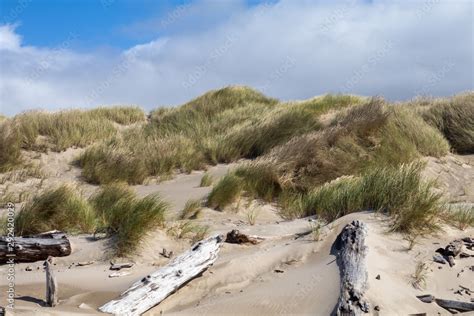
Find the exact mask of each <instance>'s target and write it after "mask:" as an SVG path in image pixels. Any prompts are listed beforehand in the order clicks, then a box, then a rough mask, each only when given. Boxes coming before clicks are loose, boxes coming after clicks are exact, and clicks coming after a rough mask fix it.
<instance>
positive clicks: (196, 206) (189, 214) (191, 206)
mask: <svg viewBox="0 0 474 316" xmlns="http://www.w3.org/2000/svg"><path fill="white" fill-rule="evenodd" d="M201 204H202V203H201V200H188V201H187V202H186V204H185V205H184V208H183V210H182V211H181V214H180V215H179V218H180V219H194V218H197V216H198V215H199V212H200V211H201V208H202V205H201Z"/></svg>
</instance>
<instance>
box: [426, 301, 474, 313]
mask: <svg viewBox="0 0 474 316" xmlns="http://www.w3.org/2000/svg"><path fill="white" fill-rule="evenodd" d="M435 302H436V303H437V304H438V305H439V306H441V307H443V308H445V309H447V310H452V309H454V310H457V311H460V312H472V311H474V303H469V302H459V301H453V300H443V299H440V298H435Z"/></svg>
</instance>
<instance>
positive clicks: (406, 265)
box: [0, 153, 474, 315]
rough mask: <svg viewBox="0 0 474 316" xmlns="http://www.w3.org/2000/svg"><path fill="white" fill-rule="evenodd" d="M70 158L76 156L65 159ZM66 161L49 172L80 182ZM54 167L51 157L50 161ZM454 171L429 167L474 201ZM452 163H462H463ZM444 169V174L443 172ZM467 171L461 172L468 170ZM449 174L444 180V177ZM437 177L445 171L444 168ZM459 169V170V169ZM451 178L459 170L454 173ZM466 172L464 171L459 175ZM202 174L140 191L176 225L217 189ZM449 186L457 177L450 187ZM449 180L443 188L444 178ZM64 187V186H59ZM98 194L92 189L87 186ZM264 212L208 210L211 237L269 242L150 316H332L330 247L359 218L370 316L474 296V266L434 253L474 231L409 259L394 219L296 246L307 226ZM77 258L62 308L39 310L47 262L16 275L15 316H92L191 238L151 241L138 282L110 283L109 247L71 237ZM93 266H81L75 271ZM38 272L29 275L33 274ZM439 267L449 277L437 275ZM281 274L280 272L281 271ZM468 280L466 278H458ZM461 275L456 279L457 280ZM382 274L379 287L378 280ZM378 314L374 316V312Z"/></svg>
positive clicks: (247, 249) (204, 216) (67, 276)
mask: <svg viewBox="0 0 474 316" xmlns="http://www.w3.org/2000/svg"><path fill="white" fill-rule="evenodd" d="M67 154H68V155H71V156H72V153H67ZM62 158H63V157H61V156H58V157H56V158H55V159H53V158H49V159H52V160H53V161H56V162H57V165H54V163H52V166H53V167H52V168H53V169H54V168H56V169H57V170H62V171H61V172H59V174H57V175H56V178H57V179H64V178H63V177H67V178H68V179H69V180H70V181H78V180H77V179H78V174H76V171H75V170H74V169H66V170H64V169H60V168H62V167H63V165H64V161H67V160H62ZM44 159H47V158H44ZM447 159H448V160H447V162H446V163H444V162H441V161H435V160H430V161H428V171H427V176H428V177H429V176H430V174H429V173H430V172H432V173H433V174H435V175H438V176H439V177H441V176H443V177H446V178H447V179H448V180H447V181H451V182H453V183H455V184H456V185H458V187H462V192H461V189H459V188H458V187H457V188H456V189H452V190H451V191H449V190H450V189H449V188H450V187H451V188H452V185H448V188H447V189H446V188H445V190H447V191H448V192H449V193H448V194H450V196H451V197H452V199H453V200H455V201H464V202H472V201H473V200H472V191H469V190H470V189H469V188H470V187H471V185H472V182H471V183H469V181H471V180H470V179H472V176H473V171H472V170H473V169H472V164H471V163H470V162H469V161H467V162H466V161H465V160H462V159H464V158H460V157H452V156H451V158H447ZM453 159H456V160H461V161H462V163H460V164H459V163H457V162H455V161H454V160H453ZM440 164H442V166H441V167H440V166H439V165H440ZM463 164H464V165H463ZM445 167H446V168H449V169H452V170H450V171H449V172H447V173H448V175H444V172H445V171H444V170H447V169H443V168H445ZM437 168H438V169H437ZM461 168H462V169H461ZM228 169H229V166H223V165H221V166H216V167H213V168H211V169H210V170H209V172H210V173H211V174H213V175H214V176H215V177H216V178H217V177H219V176H222V175H224V174H225V173H226V172H227V171H228ZM453 170H454V171H453ZM461 171H463V172H461ZM202 175H203V172H193V173H191V174H188V175H179V176H177V177H176V178H175V179H173V180H170V181H165V182H162V183H159V184H150V185H141V186H135V189H136V190H137V192H138V194H139V195H146V194H149V193H156V192H159V193H161V194H162V196H163V197H164V198H165V199H166V200H167V201H168V202H170V204H171V205H172V212H171V214H169V216H168V217H169V218H170V219H173V218H175V217H176V214H177V213H178V212H179V211H180V210H181V208H182V207H183V206H184V204H185V202H186V201H187V200H188V199H191V198H193V199H194V198H204V197H205V196H206V194H208V192H209V190H210V188H200V187H199V182H200V179H201V177H202ZM450 177H451V178H450ZM443 180H445V179H443ZM58 181H59V180H58ZM88 188H90V189H91V190H92V189H94V187H93V186H90V187H88ZM251 207H252V208H254V209H255V208H256V209H258V213H259V215H258V218H257V222H256V224H255V225H250V224H249V223H248V221H247V217H246V211H245V209H246V208H248V205H247V202H246V201H241V207H240V211H237V212H233V211H227V212H217V211H214V210H211V209H203V211H202V212H201V216H200V217H199V218H198V219H197V220H195V222H196V223H198V224H200V225H207V226H209V227H210V233H226V232H228V231H230V230H232V229H239V230H240V231H241V232H245V233H248V234H253V235H259V236H262V237H265V238H266V239H265V240H264V241H263V242H261V243H260V244H258V245H234V244H224V245H223V246H222V249H221V252H220V254H219V258H218V260H217V261H216V263H215V264H214V265H213V266H212V267H211V268H210V269H208V270H207V271H206V272H204V273H203V275H202V276H200V277H198V278H196V279H194V280H193V281H191V282H190V283H188V284H187V285H186V286H185V287H183V288H181V289H180V290H178V291H177V292H176V293H174V294H172V295H171V296H169V297H168V298H167V299H165V300H164V301H163V302H162V303H161V304H160V305H159V306H156V307H155V308H153V309H151V310H150V311H148V312H147V313H146V315H160V314H161V313H164V314H165V315H167V314H170V315H204V314H206V315H288V314H295V315H329V314H330V313H331V311H332V310H333V308H334V306H335V304H336V301H337V298H338V295H339V267H338V266H337V263H336V260H335V259H336V258H335V256H334V254H333V253H331V247H332V245H333V243H334V240H335V239H336V237H337V235H338V234H339V232H340V231H341V229H342V228H343V227H344V225H346V224H347V223H349V222H351V221H352V220H354V219H362V220H363V221H364V222H366V223H367V225H368V239H367V244H368V247H369V251H368V267H369V290H368V297H369V299H370V301H371V306H372V308H373V307H374V306H375V305H378V306H380V308H381V311H380V314H381V315H407V314H410V313H421V312H426V313H427V314H428V315H438V314H441V315H447V314H448V312H447V311H445V310H444V309H442V308H440V307H438V306H437V305H435V303H433V304H425V303H422V302H420V301H419V300H418V299H417V298H416V295H421V294H433V295H435V296H437V297H440V298H448V299H462V300H464V301H469V300H470V297H467V296H464V297H463V296H460V295H458V294H454V292H455V290H457V289H458V286H459V285H463V286H465V287H469V288H470V289H474V277H473V276H474V271H472V270H469V269H468V268H467V267H470V266H473V265H474V257H471V258H467V259H459V260H457V265H456V266H454V267H453V268H450V267H449V266H447V265H440V264H437V263H434V262H433V261H432V256H433V254H434V250H435V249H437V248H439V247H441V246H443V247H444V246H445V245H446V244H447V243H448V242H449V241H452V240H453V239H456V238H459V237H465V236H474V230H473V229H472V228H471V229H468V230H466V231H460V230H457V229H454V228H451V227H443V231H442V232H441V233H439V234H438V235H437V236H430V237H427V238H424V239H421V240H420V241H419V244H417V245H416V246H415V247H414V248H413V249H412V250H410V251H408V250H407V242H406V241H405V240H404V239H403V237H402V236H401V235H398V234H389V233H387V219H386V218H385V217H383V216H375V215H374V214H371V213H354V214H350V215H348V216H345V217H343V218H340V219H338V220H336V221H335V222H333V223H331V224H329V225H327V226H325V227H324V228H323V233H322V237H321V240H320V241H314V240H312V236H311V235H305V236H303V237H301V238H295V235H296V234H300V233H304V232H307V231H309V228H310V223H309V219H308V218H306V219H297V220H293V221H285V220H283V219H282V218H280V217H279V215H278V213H277V210H276V209H275V208H274V207H273V206H272V205H263V204H262V205H258V204H253V205H252V206H251ZM71 242H72V247H73V254H72V255H71V256H69V257H64V258H58V260H57V265H56V266H55V270H56V275H57V279H58V282H59V297H60V304H59V305H58V306H57V307H55V308H45V307H43V306H42V304H43V299H44V292H45V285H44V279H45V275H44V272H43V270H42V268H41V266H42V264H41V263H39V262H38V263H32V264H26V263H22V264H18V265H17V266H16V288H15V290H16V296H17V299H16V314H17V315H94V314H98V312H97V311H96V310H97V307H99V306H101V305H102V304H104V303H106V302H107V301H109V300H110V299H112V298H115V297H116V296H118V295H119V294H120V293H121V292H123V291H124V290H126V289H127V288H128V287H129V286H130V285H131V284H132V283H133V282H134V281H136V280H138V279H141V278H143V277H144V276H146V275H147V274H149V273H151V272H152V271H155V270H156V269H158V268H159V266H162V265H165V264H166V263H167V262H168V261H169V259H167V258H164V257H163V256H161V255H160V254H159V253H160V251H161V250H162V249H163V248H166V249H167V250H172V251H173V252H174V253H175V254H178V253H180V252H182V251H185V250H186V249H188V248H189V246H190V242H189V240H186V239H176V238H173V237H171V236H170V235H169V234H166V233H165V232H163V231H157V232H154V233H151V234H150V235H149V236H147V238H146V240H145V241H144V242H143V245H142V247H141V250H140V252H139V254H138V255H137V256H135V257H133V258H132V259H131V260H132V261H134V262H135V266H134V267H133V268H132V269H131V270H130V271H131V274H130V275H128V276H124V277H119V278H109V274H110V273H111V272H112V271H110V270H109V266H110V264H109V260H110V254H109V253H108V251H107V249H109V247H108V241H107V240H99V241H94V240H92V239H91V238H90V236H85V235H81V236H73V237H71ZM86 261H94V263H92V264H91V265H88V266H83V267H79V266H76V265H75V264H76V263H78V262H86ZM419 261H422V262H426V263H427V264H428V267H429V271H428V274H427V282H426V287H425V288H424V289H422V290H420V289H415V288H414V287H413V286H412V285H411V275H412V274H413V273H414V271H415V267H416V265H417V263H418V262H419ZM28 266H29V267H31V268H32V269H33V271H25V269H26V267H28ZM439 266H442V269H439V268H438V267H439ZM0 269H1V271H2V278H1V279H0V291H1V293H2V296H1V298H2V299H1V302H0V304H1V305H5V301H4V300H5V298H4V295H3V293H5V291H6V278H5V277H4V273H5V267H4V266H3V267H0ZM281 271H283V272H281ZM461 271H463V272H461ZM458 274H459V276H458ZM377 275H380V280H377V279H376V276H377ZM374 314H376V312H374Z"/></svg>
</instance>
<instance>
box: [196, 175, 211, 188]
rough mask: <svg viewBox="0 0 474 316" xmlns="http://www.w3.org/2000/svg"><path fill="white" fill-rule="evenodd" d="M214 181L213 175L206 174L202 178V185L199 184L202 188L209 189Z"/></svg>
mask: <svg viewBox="0 0 474 316" xmlns="http://www.w3.org/2000/svg"><path fill="white" fill-rule="evenodd" d="M213 181H214V179H213V177H212V175H210V174H209V173H207V172H206V173H204V175H203V176H202V178H201V183H200V184H199V186H200V187H209V186H211V185H212V182H213Z"/></svg>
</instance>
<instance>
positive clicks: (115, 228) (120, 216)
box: [91, 183, 168, 256]
mask: <svg viewBox="0 0 474 316" xmlns="http://www.w3.org/2000/svg"><path fill="white" fill-rule="evenodd" d="M91 204H92V205H93V207H94V209H95V211H96V214H97V217H98V219H100V226H101V227H105V228H106V229H107V230H108V231H109V232H111V233H112V235H113V236H114V237H115V238H116V240H115V248H116V254H117V255H118V256H126V255H129V254H131V253H133V252H134V251H136V250H137V249H138V248H139V246H140V242H141V240H142V239H143V238H144V237H145V236H146V233H147V232H149V231H151V230H153V229H155V228H157V227H162V226H163V224H164V215H165V212H166V211H167V209H168V204H167V203H165V202H164V201H163V200H162V199H161V198H160V197H159V196H158V195H156V194H152V195H148V196H146V197H144V198H138V197H137V196H136V194H135V192H134V191H132V190H131V189H130V188H129V187H127V185H126V184H123V183H112V184H109V185H107V186H104V187H102V188H101V189H100V191H99V192H98V193H96V194H95V195H94V196H92V197H91Z"/></svg>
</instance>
